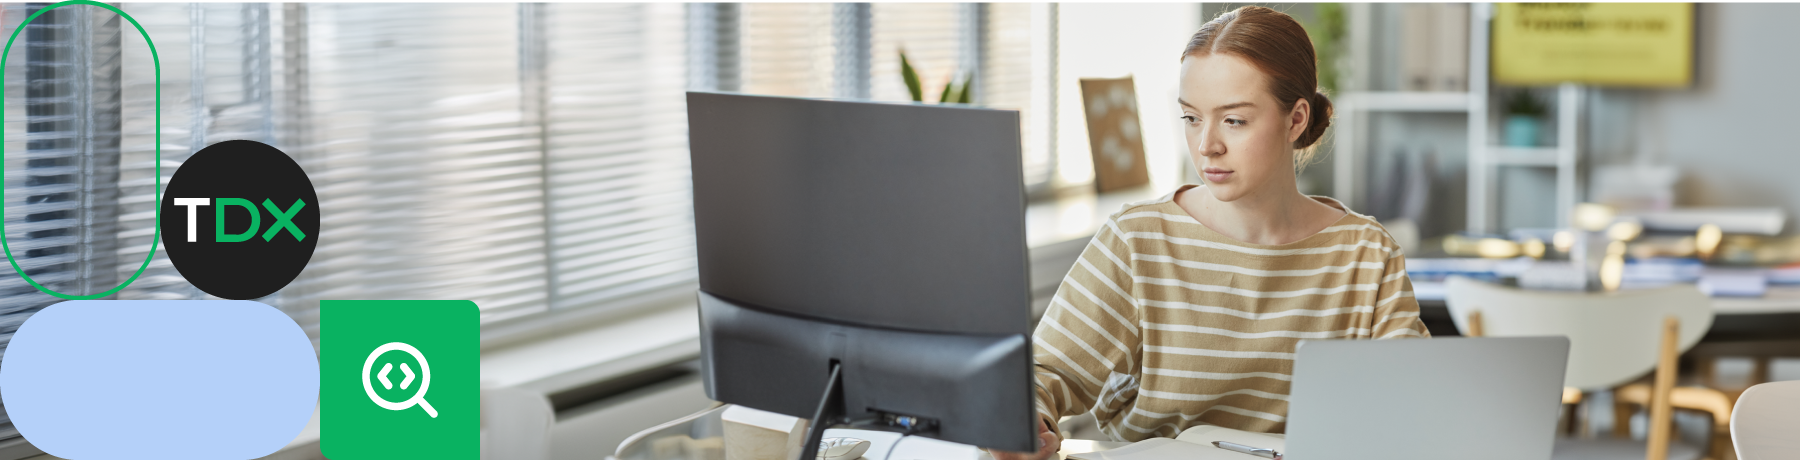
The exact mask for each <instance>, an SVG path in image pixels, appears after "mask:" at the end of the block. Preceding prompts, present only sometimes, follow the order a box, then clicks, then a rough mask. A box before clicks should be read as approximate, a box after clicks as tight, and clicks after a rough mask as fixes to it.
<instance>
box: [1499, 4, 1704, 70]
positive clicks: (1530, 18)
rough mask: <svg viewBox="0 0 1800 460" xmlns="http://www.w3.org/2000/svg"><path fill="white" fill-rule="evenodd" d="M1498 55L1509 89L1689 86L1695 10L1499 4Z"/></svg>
mask: <svg viewBox="0 0 1800 460" xmlns="http://www.w3.org/2000/svg"><path fill="white" fill-rule="evenodd" d="M1492 56H1493V72H1494V81H1495V82H1496V83H1499V84H1503V85H1547V84H1556V83H1563V82H1574V83H1583V84H1591V85H1609V86H1639V87H1684V86H1688V85H1689V84H1690V83H1691V82H1692V81H1693V77H1694V5H1693V4H1689V3H1500V4H1495V5H1494V22H1493V50H1492Z"/></svg>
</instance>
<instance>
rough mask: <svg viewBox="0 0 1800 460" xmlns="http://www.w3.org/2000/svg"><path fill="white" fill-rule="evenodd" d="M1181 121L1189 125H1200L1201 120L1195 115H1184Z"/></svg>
mask: <svg viewBox="0 0 1800 460" xmlns="http://www.w3.org/2000/svg"><path fill="white" fill-rule="evenodd" d="M1181 121H1185V122H1188V123H1199V122H1200V118H1199V117H1195V116H1193V115H1182V116H1181Z"/></svg>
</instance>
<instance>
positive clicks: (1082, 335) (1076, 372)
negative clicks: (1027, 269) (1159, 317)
mask: <svg viewBox="0 0 1800 460" xmlns="http://www.w3.org/2000/svg"><path fill="white" fill-rule="evenodd" d="M1131 254H1132V253H1131V250H1130V247H1129V246H1128V244H1127V241H1126V240H1125V238H1124V236H1123V235H1122V234H1121V233H1120V231H1119V227H1118V225H1117V223H1116V222H1115V220H1114V219H1108V220H1107V222H1106V224H1105V225H1103V226H1101V228H1100V231H1099V232H1098V233H1097V234H1096V235H1095V236H1094V238H1093V240H1092V241H1091V242H1089V243H1088V246H1087V249H1085V250H1083V251H1082V254H1081V257H1080V258H1079V259H1078V260H1077V261H1076V263H1075V266H1074V267H1073V268H1072V269H1070V271H1069V274H1068V275H1067V276H1065V277H1064V278H1063V282H1062V286H1061V287H1059V288H1057V291H1056V296H1055V297H1054V298H1053V299H1052V300H1051V302H1050V306H1049V308H1048V310H1046V311H1045V313H1044V317H1043V320H1042V321H1040V322H1039V323H1038V327H1037V330H1036V331H1035V332H1034V333H1033V334H1032V342H1033V345H1034V346H1033V353H1032V355H1033V359H1034V361H1036V369H1035V372H1034V375H1033V381H1034V383H1035V384H1036V393H1037V410H1038V413H1039V415H1041V416H1043V417H1044V418H1045V419H1046V420H1047V422H1048V423H1049V424H1050V427H1051V429H1056V428H1055V426H1056V425H1055V422H1056V421H1057V420H1058V419H1059V418H1061V417H1062V416H1066V415H1075V414H1080V413H1082V412H1086V411H1088V410H1089V409H1096V408H1097V409H1100V410H1101V411H1103V412H1111V411H1117V410H1119V409H1120V408H1121V407H1123V406H1124V405H1125V403H1126V402H1128V401H1130V400H1131V399H1132V398H1134V397H1135V395H1136V389H1137V384H1136V379H1135V378H1134V377H1133V376H1134V375H1135V374H1136V370H1137V369H1138V366H1139V364H1140V362H1141V361H1142V348H1141V347H1140V346H1139V345H1140V333H1141V332H1140V331H1139V323H1138V317H1139V316H1138V314H1139V312H1138V305H1137V302H1136V300H1134V299H1133V296H1132V294H1131V292H1132V290H1131V289H1132V283H1133V278H1132V273H1131V268H1130V267H1131V260H1132V259H1131ZM1101 398H1105V399H1106V401H1104V403H1103V404H1099V405H1098V406H1099V407H1096V405H1097V404H1096V402H1098V401H1100V399H1101Z"/></svg>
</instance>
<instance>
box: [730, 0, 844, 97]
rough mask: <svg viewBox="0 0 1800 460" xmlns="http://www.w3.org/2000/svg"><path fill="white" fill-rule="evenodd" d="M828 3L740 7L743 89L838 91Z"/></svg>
mask: <svg viewBox="0 0 1800 460" xmlns="http://www.w3.org/2000/svg"><path fill="white" fill-rule="evenodd" d="M833 8H834V6H833V5H832V4H829V3H746V4H743V5H740V6H739V10H738V11H739V15H738V33H739V36H738V40H737V45H738V46H739V49H738V56H739V57H738V59H740V62H739V63H738V68H739V72H741V74H740V75H739V79H738V81H739V91H742V92H744V93H749V94H767V95H776V96H802V97H831V96H833V95H834V89H835V84H836V82H835V81H834V77H835V76H836V75H835V72H833V69H834V68H835V67H834V66H835V63H834V59H835V57H836V48H835V47H834V43H835V40H834V37H833V34H832V32H833V27H832V22H833V21H832V19H833V15H832V10H833Z"/></svg>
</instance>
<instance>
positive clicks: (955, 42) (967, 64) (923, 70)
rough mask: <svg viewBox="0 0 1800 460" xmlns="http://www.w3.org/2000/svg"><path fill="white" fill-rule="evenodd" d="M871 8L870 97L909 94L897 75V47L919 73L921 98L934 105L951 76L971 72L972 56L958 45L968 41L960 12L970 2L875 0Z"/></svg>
mask: <svg viewBox="0 0 1800 460" xmlns="http://www.w3.org/2000/svg"><path fill="white" fill-rule="evenodd" d="M872 6H873V12H872V19H873V20H872V21H871V22H872V23H873V24H872V27H871V28H872V30H871V35H872V36H873V47H874V51H873V55H872V57H873V59H872V61H873V65H872V67H873V68H872V69H871V70H870V80H871V81H870V82H871V83H872V86H873V87H874V90H873V91H872V94H873V96H874V99H876V100H882V101H910V100H912V95H911V94H910V93H909V92H908V91H907V89H906V82H905V80H903V79H902V78H901V76H900V50H901V49H905V50H906V59H907V61H909V62H911V63H912V66H913V69H914V70H915V71H917V72H918V73H919V83H920V87H921V89H922V94H923V95H924V97H925V101H926V102H928V103H937V102H938V96H940V95H941V93H942V91H943V89H944V84H945V83H946V82H949V81H950V79H951V78H952V75H957V78H961V77H960V74H961V73H963V72H974V71H976V70H977V69H976V68H975V65H974V64H975V60H974V56H971V55H968V53H965V52H964V51H965V49H964V46H963V43H964V41H965V40H969V41H972V40H974V37H972V36H970V34H969V33H968V32H969V30H967V29H968V28H967V27H964V26H965V23H964V21H965V19H966V18H965V16H966V15H968V14H969V13H970V11H971V10H972V9H973V8H972V7H973V6H974V5H969V4H957V3H877V4H875V5H872Z"/></svg>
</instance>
